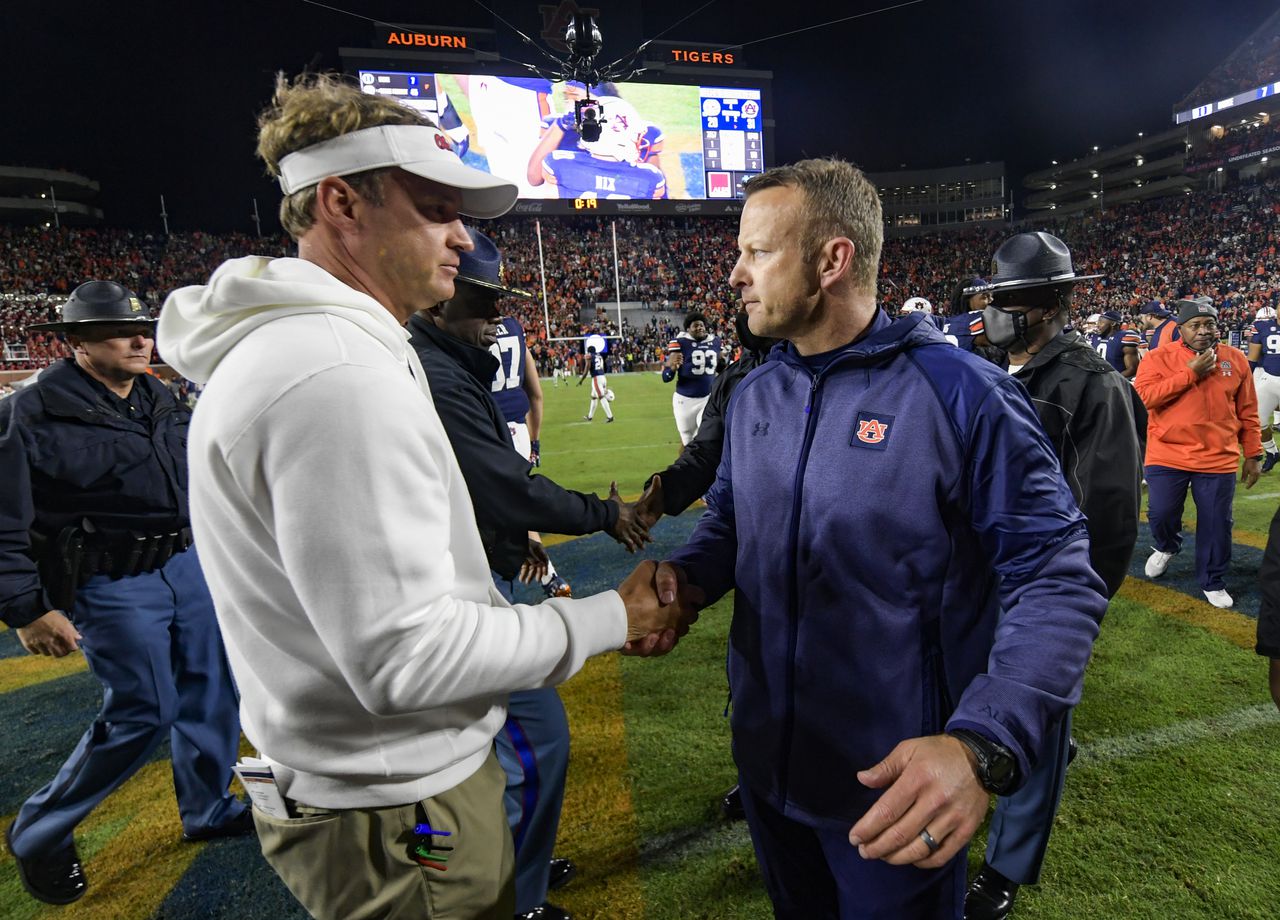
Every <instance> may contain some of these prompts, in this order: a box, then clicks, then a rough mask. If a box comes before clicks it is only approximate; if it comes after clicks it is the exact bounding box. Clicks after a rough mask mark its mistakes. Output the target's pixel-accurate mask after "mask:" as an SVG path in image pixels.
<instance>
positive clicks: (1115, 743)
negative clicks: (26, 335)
mask: <svg viewBox="0 0 1280 920" xmlns="http://www.w3.org/2000/svg"><path fill="white" fill-rule="evenodd" d="M1267 725H1280V712H1277V711H1276V707H1275V705H1274V704H1273V703H1259V704H1258V705H1256V706H1246V707H1245V708H1243V709H1237V710H1235V711H1233V712H1226V713H1223V714H1221V715H1217V716H1210V717H1208V718H1204V719H1188V720H1187V721H1185V722H1175V723H1174V724H1173V725H1165V726H1161V727H1160V728H1153V729H1149V730H1148V731H1143V732H1134V733H1133V734H1130V735H1120V736H1118V737H1113V738H1099V739H1098V740H1096V741H1091V742H1089V743H1088V744H1082V745H1080V754H1079V756H1078V757H1077V758H1076V766H1077V768H1078V767H1079V766H1082V765H1083V766H1095V765H1098V764H1103V763H1109V762H1111V761H1115V760H1123V759H1126V758H1130V757H1144V756H1146V755H1148V754H1153V753H1155V752H1157V751H1162V750H1166V749H1168V748H1173V747H1181V746H1183V745H1187V744H1194V743H1195V742H1197V741H1204V740H1207V739H1209V738H1228V737H1230V736H1232V735H1235V734H1238V733H1240V732H1246V731H1251V730H1252V729H1255V728H1262V727H1264V726H1267ZM750 844H751V836H750V834H749V833H748V832H747V825H746V822H745V821H736V822H734V823H733V824H726V823H723V822H717V823H716V824H713V825H710V826H705V825H704V826H698V827H689V828H685V829H683V830H677V831H669V832H667V833H665V834H661V835H659V836H657V837H651V838H649V839H648V840H646V841H644V843H643V844H641V846H640V859H641V861H642V862H643V863H645V864H646V865H649V866H661V865H670V864H674V863H678V862H681V861H684V860H686V859H688V858H690V857H692V856H694V855H696V854H700V853H706V852H708V851H724V850H730V849H737V848H739V847H744V846H749V845H750Z"/></svg>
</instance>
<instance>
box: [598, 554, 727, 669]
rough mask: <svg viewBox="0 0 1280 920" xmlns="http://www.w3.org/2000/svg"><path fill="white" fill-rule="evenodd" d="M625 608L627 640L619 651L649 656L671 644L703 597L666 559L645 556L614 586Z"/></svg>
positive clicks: (690, 620)
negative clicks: (651, 558) (653, 559)
mask: <svg viewBox="0 0 1280 920" xmlns="http://www.w3.org/2000/svg"><path fill="white" fill-rule="evenodd" d="M618 594H620V595H621V596H622V602H623V604H625V605H626V608H627V641H626V644H625V645H623V646H622V654H624V655H639V656H641V657H649V656H652V655H665V654H666V653H667V652H669V651H671V650H672V649H673V648H675V645H676V642H678V641H679V640H680V638H681V637H682V636H684V635H685V634H686V633H687V632H688V631H689V627H690V626H692V625H693V623H694V622H696V621H697V619H698V609H699V608H700V607H701V606H702V604H703V603H704V602H705V601H706V595H704V594H703V592H702V589H701V588H698V587H697V586H695V585H691V584H689V581H688V579H687V578H686V577H685V574H684V571H683V570H682V569H680V568H679V567H677V566H674V565H672V564H671V563H669V562H663V563H656V562H653V561H652V560H646V561H645V562H642V563H640V564H639V565H638V566H636V568H635V571H633V572H632V573H631V574H630V575H628V576H627V578H626V580H625V581H624V582H623V583H622V584H621V585H619V586H618Z"/></svg>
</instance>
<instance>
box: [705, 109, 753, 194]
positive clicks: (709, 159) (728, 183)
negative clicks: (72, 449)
mask: <svg viewBox="0 0 1280 920" xmlns="http://www.w3.org/2000/svg"><path fill="white" fill-rule="evenodd" d="M698 97H699V108H700V109H701V113H702V159H703V164H704V166H703V168H704V170H705V171H706V189H707V197H708V198H741V197H742V183H743V182H745V181H746V180H747V179H748V178H749V177H750V176H754V175H755V174H757V173H759V172H762V171H763V170H764V144H763V140H764V119H763V117H762V115H761V111H760V90H758V89H739V88H736V87H714V86H704V87H701V88H700V89H699V90H698Z"/></svg>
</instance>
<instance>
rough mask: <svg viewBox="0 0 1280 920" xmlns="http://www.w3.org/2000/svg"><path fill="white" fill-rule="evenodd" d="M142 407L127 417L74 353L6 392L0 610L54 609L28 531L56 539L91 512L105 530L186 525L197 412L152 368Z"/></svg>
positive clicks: (26, 618) (0, 460)
mask: <svg viewBox="0 0 1280 920" xmlns="http://www.w3.org/2000/svg"><path fill="white" fill-rule="evenodd" d="M139 386H141V387H145V390H144V391H142V393H143V394H144V398H143V399H142V400H141V404H142V406H143V407H144V412H143V413H142V415H141V416H139V417H134V418H128V417H126V416H125V415H124V414H123V413H122V412H121V408H120V405H119V401H118V400H117V399H115V397H113V396H112V395H111V393H110V391H109V390H107V388H106V387H105V386H103V385H102V384H101V383H98V382H97V381H96V380H94V379H93V378H92V377H90V376H89V375H88V374H86V373H84V372H83V371H82V370H80V368H79V367H77V366H76V363H75V360H74V359H73V358H65V359H63V360H62V361H59V362H58V363H56V364H54V365H52V366H50V367H48V368H47V369H45V370H44V371H43V372H41V374H40V377H39V379H38V380H36V382H35V383H34V384H32V385H31V386H29V387H26V388H24V389H22V390H19V391H18V392H17V393H15V394H13V395H12V396H10V397H8V398H7V399H3V400H0V619H3V620H4V622H6V623H8V624H9V625H10V626H14V627H17V626H26V625H27V624H28V623H30V622H31V621H32V620H35V619H37V618H38V617H41V616H43V615H44V614H45V613H46V612H47V611H48V610H50V609H51V607H50V603H49V599H48V596H47V595H46V594H45V592H44V591H43V589H42V587H41V584H40V578H39V576H38V575H37V573H36V563H35V561H34V560H33V559H32V555H31V552H32V550H31V543H32V541H31V532H32V531H34V532H35V533H36V534H38V535H40V536H42V537H46V538H50V539H52V538H54V537H56V536H57V535H58V533H59V532H60V531H61V530H62V529H63V528H64V527H66V526H68V525H70V524H76V523H79V522H80V520H81V519H82V518H86V517H87V518H89V519H90V520H91V521H93V523H94V524H95V525H96V526H97V527H98V528H99V529H100V530H103V531H126V530H135V531H139V532H145V533H170V532H173V531H175V530H178V529H181V528H183V527H186V526H188V524H189V523H190V518H189V513H188V510H187V427H188V424H189V423H190V420H191V411H190V410H189V409H188V408H187V407H186V406H184V405H182V404H180V403H179V402H178V401H177V400H176V399H174V397H173V395H172V394H171V393H170V392H169V391H168V390H167V389H166V388H165V386H164V384H162V383H160V381H158V380H156V379H155V378H154V377H152V376H150V375H149V374H143V375H141V376H139V377H138V378H137V379H136V380H135V381H134V387H139Z"/></svg>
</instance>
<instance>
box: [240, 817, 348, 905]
mask: <svg viewBox="0 0 1280 920" xmlns="http://www.w3.org/2000/svg"><path fill="white" fill-rule="evenodd" d="M341 819H342V815H340V814H338V813H337V812H334V813H332V814H326V815H305V816H304V817H301V818H276V817H274V816H272V815H269V814H267V813H266V812H264V811H262V810H261V809H259V808H254V809H253V823H254V825H255V826H256V827H257V829H258V842H259V843H260V844H261V845H262V855H263V856H265V857H266V858H267V861H268V862H270V863H271V864H272V866H274V867H275V869H276V871H277V872H279V873H280V875H281V877H282V878H284V876H285V871H286V868H287V866H282V865H277V864H276V862H275V858H276V857H277V856H286V857H292V858H297V857H298V856H302V858H303V859H304V860H305V859H306V857H305V854H302V853H301V852H300V851H304V850H309V849H310V848H312V847H319V848H322V849H321V850H320V852H322V853H323V852H324V849H323V848H326V846H327V843H328V838H330V837H332V836H333V834H334V833H335V832H336V831H337V830H338V824H339V822H340V821H341ZM286 861H291V860H286ZM304 864H305V863H304ZM285 881H286V882H288V879H287V878H286V879H285ZM291 887H292V886H291Z"/></svg>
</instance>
